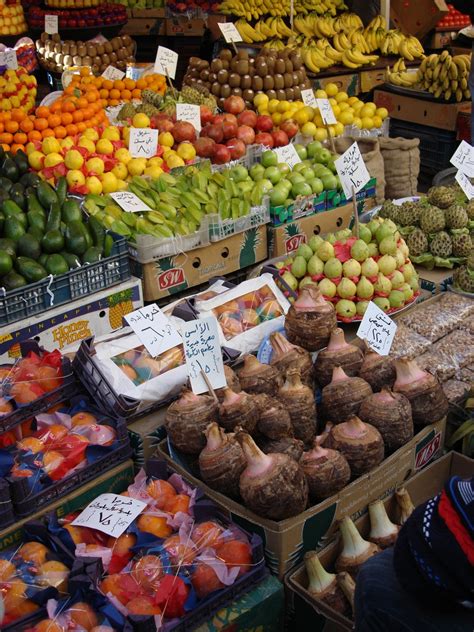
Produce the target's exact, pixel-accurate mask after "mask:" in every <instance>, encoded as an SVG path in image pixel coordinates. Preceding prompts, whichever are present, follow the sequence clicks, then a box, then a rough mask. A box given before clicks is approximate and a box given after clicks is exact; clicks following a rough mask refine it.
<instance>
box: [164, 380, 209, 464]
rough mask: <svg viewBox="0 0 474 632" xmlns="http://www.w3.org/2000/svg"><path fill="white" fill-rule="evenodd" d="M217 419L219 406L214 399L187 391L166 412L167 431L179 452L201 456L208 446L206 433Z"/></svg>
mask: <svg viewBox="0 0 474 632" xmlns="http://www.w3.org/2000/svg"><path fill="white" fill-rule="evenodd" d="M217 417H218V406H217V404H216V402H215V401H214V398H213V397H211V396H210V395H195V394H194V393H193V392H192V391H188V390H186V391H184V392H183V394H182V395H181V397H180V398H179V399H177V400H176V401H175V402H173V403H172V404H171V405H170V406H169V408H168V410H167V411H166V416H165V426H166V431H167V433H168V436H169V438H170V441H171V443H172V444H173V445H175V446H176V447H177V448H178V450H181V451H182V452H185V453H186V454H199V452H200V451H201V450H202V449H203V448H204V446H205V445H206V437H205V435H204V432H205V430H206V428H207V426H208V425H209V423H210V422H211V421H216V420H217Z"/></svg>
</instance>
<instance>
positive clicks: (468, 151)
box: [450, 140, 474, 178]
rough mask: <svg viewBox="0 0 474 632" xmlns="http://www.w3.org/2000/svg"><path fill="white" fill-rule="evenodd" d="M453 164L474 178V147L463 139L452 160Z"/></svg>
mask: <svg viewBox="0 0 474 632" xmlns="http://www.w3.org/2000/svg"><path fill="white" fill-rule="evenodd" d="M450 162H451V164H452V165H454V166H455V167H456V169H459V171H461V172H462V173H465V174H466V175H467V176H469V177H470V178H474V147H472V146H471V145H469V143H466V141H465V140H463V141H462V142H461V143H460V145H459V147H458V148H457V149H456V151H455V152H454V154H453V157H452V158H451V160H450Z"/></svg>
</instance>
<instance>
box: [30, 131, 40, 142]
mask: <svg viewBox="0 0 474 632" xmlns="http://www.w3.org/2000/svg"><path fill="white" fill-rule="evenodd" d="M41 139H42V136H41V132H38V130H36V129H33V130H31V132H28V140H29V141H31V142H33V141H35V140H41Z"/></svg>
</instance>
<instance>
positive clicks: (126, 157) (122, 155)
mask: <svg viewBox="0 0 474 632" xmlns="http://www.w3.org/2000/svg"><path fill="white" fill-rule="evenodd" d="M114 158H116V159H117V160H119V161H120V162H122V163H123V164H124V165H127V164H128V163H129V162H130V160H131V159H132V157H131V156H130V152H129V151H128V149H125V147H120V149H117V151H116V152H115V154H114Z"/></svg>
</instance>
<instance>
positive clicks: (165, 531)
mask: <svg viewBox="0 0 474 632" xmlns="http://www.w3.org/2000/svg"><path fill="white" fill-rule="evenodd" d="M137 527H138V528H139V529H140V531H145V532H146V533H151V534H152V535H154V536H156V537H157V538H167V537H168V536H169V535H171V533H173V530H172V529H171V527H169V526H168V524H167V523H166V518H161V517H158V516H153V515H151V514H141V515H140V517H139V518H138V520H137Z"/></svg>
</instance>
